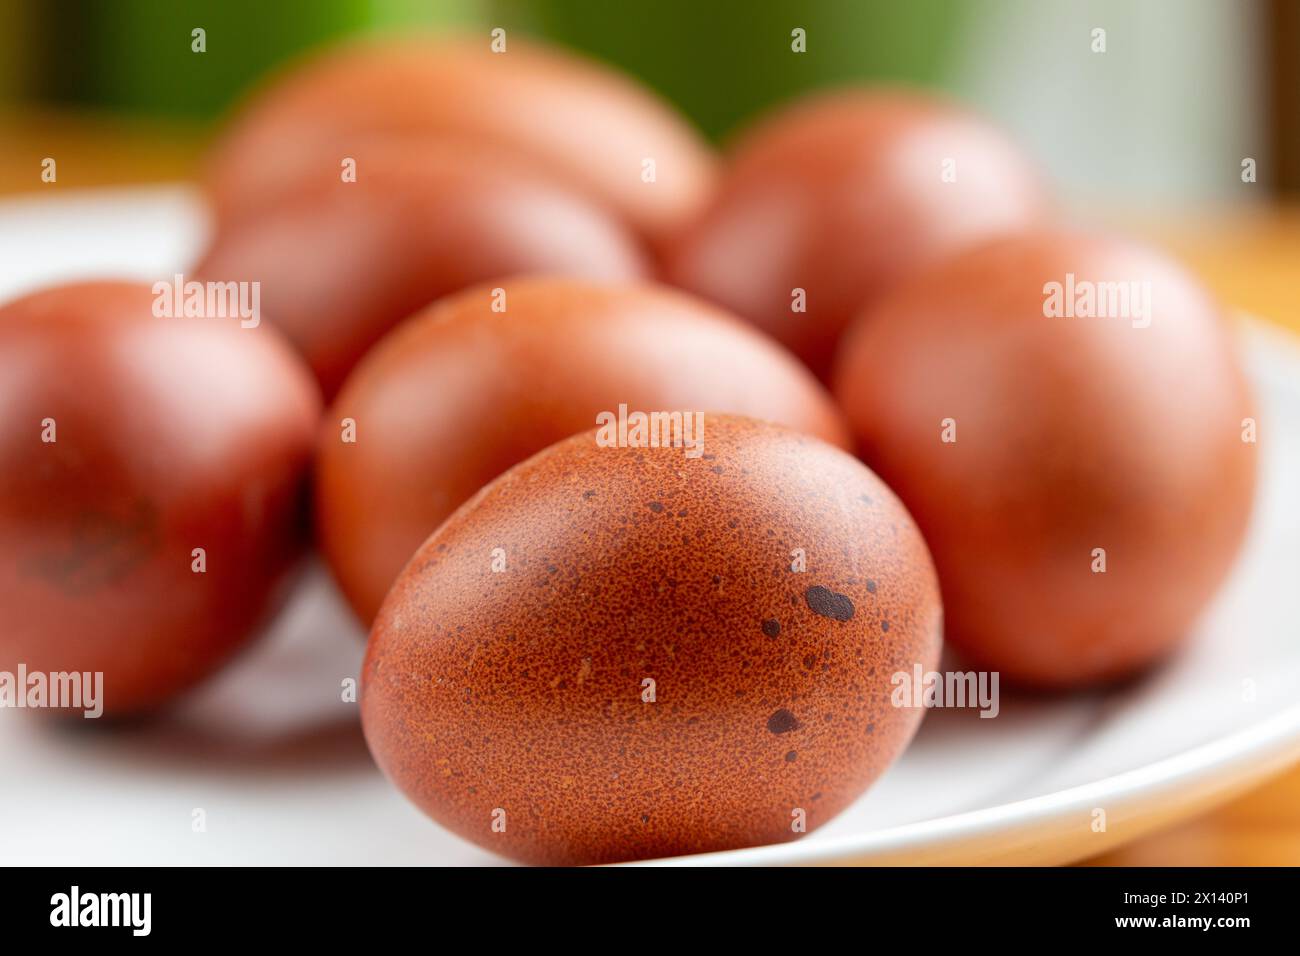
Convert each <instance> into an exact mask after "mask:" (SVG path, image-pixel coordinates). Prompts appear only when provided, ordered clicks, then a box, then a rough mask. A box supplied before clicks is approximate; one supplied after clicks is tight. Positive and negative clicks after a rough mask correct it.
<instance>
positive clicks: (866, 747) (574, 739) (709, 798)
mask: <svg viewBox="0 0 1300 956" xmlns="http://www.w3.org/2000/svg"><path fill="white" fill-rule="evenodd" d="M703 447H704V451H703V454H702V456H701V457H698V458H689V457H687V456H686V455H685V453H684V450H683V449H682V448H673V447H659V448H634V447H606V446H602V445H600V444H598V443H597V441H596V435H595V433H584V434H581V435H577V436H574V437H572V438H569V439H567V440H565V441H563V442H560V443H559V444H557V445H555V446H553V447H551V448H549V449H547V450H546V451H544V452H542V453H541V454H539V455H537V456H535V457H533V458H531V459H529V460H528V461H527V462H525V463H523V464H521V465H519V466H518V467H516V468H513V469H511V470H510V471H509V472H508V473H506V474H505V475H503V476H502V477H501V478H500V479H498V480H497V481H495V482H493V483H492V484H491V485H490V486H488V487H487V488H485V489H484V490H483V491H482V492H481V493H480V494H478V495H477V496H475V498H474V499H473V500H472V501H471V502H469V503H468V504H466V505H465V507H463V508H461V509H460V510H459V511H458V512H457V513H456V514H455V515H454V516H453V517H452V518H451V519H450V520H449V521H448V522H447V523H446V524H445V525H443V526H442V527H441V528H440V529H439V530H438V532H437V533H436V534H434V535H433V536H432V537H431V538H430V539H429V540H428V541H427V542H425V544H424V545H423V546H422V547H421V548H420V550H419V553H418V554H417V555H416V557H415V559H414V560H413V561H412V562H411V564H410V565H409V566H408V567H407V568H406V570H405V571H404V572H403V574H402V576H401V578H400V579H399V580H398V582H397V583H396V585H395V586H394V588H393V590H392V593H391V594H390V595H389V597H388V599H387V600H386V601H385V603H384V606H383V610H382V611H381V613H380V615H379V617H378V619H377V620H376V622H375V625H374V629H373V633H372V635H371V639H370V644H369V646H368V649H367V654H366V660H365V664H364V667H363V672H362V697H361V708H362V722H363V726H364V729H365V733H366V739H367V741H368V743H369V745H370V748H371V751H372V753H373V754H374V756H375V758H376V760H377V761H378V763H379V765H380V767H381V768H382V769H383V770H384V772H385V773H386V774H388V776H389V777H391V778H392V779H393V781H394V782H395V783H396V784H397V785H398V786H399V787H400V788H401V789H402V790H403V791H404V792H405V793H406V795H407V796H408V797H409V798H410V799H412V800H413V801H414V802H415V803H416V804H417V805H418V806H419V807H420V808H421V809H422V810H424V811H425V812H426V813H428V814H429V815H430V816H431V817H433V819H435V820H436V821H438V822H439V823H441V824H442V825H444V826H446V827H448V828H450V829H451V830H453V831H455V832H456V833H457V834H459V835H460V836H462V837H464V838H466V839H468V840H472V841H474V842H475V843H478V844H480V845H481V846H484V847H487V848H489V849H491V850H493V851H495V852H498V853H501V854H503V855H506V856H509V857H512V858H514V859H517V860H523V861H527V862H532V863H546V864H582V863H604V862H612V861H617V860H627V859H634V858H646V857H661V856H668V855H674V854H683V853H696V852H704V851H712V850H725V849H730V848H735V847H743V846H751V845H757V844H763V843H772V842H780V841H785V840H791V839H794V838H795V837H797V836H798V835H799V832H800V827H799V826H798V825H794V824H796V823H798V822H802V823H804V824H806V828H807V829H808V830H812V829H814V828H816V827H817V826H819V825H820V824H822V823H823V822H825V821H826V820H829V819H830V818H831V817H833V816H834V815H835V814H837V813H838V812H839V811H840V810H842V809H843V808H844V807H845V806H847V805H848V804H849V803H850V802H851V801H853V800H854V799H855V798H856V797H857V796H858V795H859V794H860V793H861V792H862V791H863V790H864V789H865V788H866V787H867V786H869V785H870V783H871V782H872V781H873V780H874V779H875V778H876V777H877V776H878V775H879V774H880V773H881V772H883V771H884V769H885V768H886V767H888V766H889V764H890V763H891V762H892V761H893V760H894V759H895V757H897V755H898V754H899V753H900V752H901V751H902V749H903V748H904V747H905V746H906V744H907V742H908V741H909V740H910V738H911V737H912V735H913V733H914V732H915V730H916V727H917V725H918V723H919V721H920V719H921V716H922V714H923V708H916V707H896V706H894V705H893V703H892V701H891V691H892V689H893V688H892V686H891V675H892V674H894V673H895V672H899V671H905V672H908V673H911V672H912V669H913V666H914V665H915V664H917V663H919V664H920V665H921V666H922V667H923V668H926V669H928V668H931V667H933V666H934V665H935V664H936V663H937V658H938V653H939V646H940V617H941V611H940V606H939V600H938V591H937V586H936V582H935V579H934V573H933V568H932V565H931V563H930V559H929V557H928V554H927V552H926V548H925V544H924V543H923V541H922V540H921V537H920V535H919V534H918V533H917V531H916V528H915V526H914V525H913V524H912V522H911V520H910V518H909V517H908V515H907V512H906V511H905V510H904V509H903V507H902V506H901V505H900V504H899V502H898V500H897V499H896V498H895V497H894V496H893V494H892V493H891V492H890V491H889V490H888V488H886V487H885V485H884V484H883V483H882V482H880V481H879V479H877V478H876V477H875V476H874V475H873V474H872V473H871V472H870V471H869V470H868V469H866V468H864V467H863V466H862V465H861V464H860V463H859V462H857V461H856V460H854V459H853V458H852V456H850V455H848V454H847V453H845V452H843V451H841V450H839V449H837V448H834V447H832V446H829V445H827V444H825V443H824V442H821V441H819V440H817V439H815V438H812V437H810V436H806V435H801V434H798V433H795V432H792V431H789V430H787V429H784V428H781V427H778V426H775V425H770V424H766V423H760V422H756V421H753V420H749V419H744V418H739V417H735V416H710V417H708V418H707V419H706V422H705V429H704V446H703Z"/></svg>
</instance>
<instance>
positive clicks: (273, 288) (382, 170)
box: [195, 140, 648, 397]
mask: <svg viewBox="0 0 1300 956" xmlns="http://www.w3.org/2000/svg"><path fill="white" fill-rule="evenodd" d="M352 158H353V160H354V161H355V163H356V172H355V180H354V181H345V180H344V179H342V178H341V177H340V175H339V172H338V170H337V169H336V170H335V171H334V174H333V175H331V176H329V177H320V178H319V179H317V180H307V181H303V182H300V183H295V184H294V185H293V187H292V189H290V190H288V191H286V192H285V193H282V194H280V195H279V196H278V197H277V198H276V200H275V201H274V202H272V203H270V204H269V205H268V207H267V208H266V209H264V210H263V211H262V212H261V213H260V214H259V215H258V216H257V217H256V218H255V219H251V220H248V221H246V222H244V223H242V224H235V225H231V226H228V227H227V228H225V229H224V230H223V231H222V232H221V233H220V234H219V235H218V237H217V239H216V241H215V242H214V244H213V246H212V247H211V248H210V249H209V250H208V252H207V254H206V255H205V257H204V259H203V261H202V262H201V263H200V264H199V265H198V266H197V267H196V269H195V272H196V274H197V275H198V276H199V277H201V278H204V279H212V280H216V281H256V282H259V283H260V288H261V300H262V308H263V311H264V312H265V313H266V315H267V318H268V319H269V320H270V321H272V322H274V323H275V324H276V326H277V327H279V328H280V329H281V330H282V331H284V332H285V333H286V334H287V335H288V336H289V338H290V340H291V341H292V342H293V343H294V345H296V346H297V347H298V349H299V351H300V352H302V354H303V355H304V356H305V357H306V358H307V360H308V362H309V363H310V364H311V366H312V369H313V370H314V371H315V372H316V376H317V379H318V380H319V381H320V384H321V387H322V389H323V391H324V393H325V395H326V396H327V397H333V395H334V394H335V393H336V392H337V391H338V389H339V387H340V386H341V385H342V383H343V379H344V378H345V377H346V375H347V373H348V372H349V371H350V370H351V369H352V367H353V366H354V365H355V364H356V363H357V361H359V360H360V358H361V356H362V355H364V354H365V352H366V350H367V349H369V348H370V347H371V346H372V345H374V343H375V342H377V341H378V340H379V339H380V338H381V337H382V336H383V335H384V333H385V332H387V331H389V330H390V329H391V328H392V327H393V326H395V325H397V324H398V323H399V322H400V321H401V320H403V319H405V318H407V317H408V316H410V315H412V314H414V313H415V312H417V311H419V310H420V309H421V308H423V307H424V306H426V305H428V304H429V303H431V302H433V301H434V300H435V299H438V298H441V297H442V296H444V295H447V294H449V293H451V292H457V291H459V290H460V289H463V288H466V287H467V286H471V285H474V284H476V283H479V282H482V281H486V280H488V279H492V278H496V277H500V276H508V275H517V274H527V273H539V272H543V273H553V274H561V275H572V276H578V277H583V278H590V279H603V280H632V279H639V278H642V277H643V276H645V275H646V273H647V270H648V265H647V259H646V256H645V254H644V253H643V251H642V249H641V247H640V245H639V244H638V242H637V240H636V239H635V237H634V236H632V234H631V233H629V232H628V231H627V229H625V228H624V227H623V225H622V224H621V223H620V222H619V221H618V220H616V219H614V218H613V217H612V216H611V215H610V214H609V213H607V212H606V211H605V210H604V209H602V208H601V207H599V206H598V205H596V204H595V203H594V202H592V201H591V200H589V199H586V198H585V197H583V196H582V195H581V194H579V193H575V192H574V191H573V190H571V189H569V188H568V187H566V186H563V185H561V184H558V183H556V182H555V181H553V180H551V179H547V178H545V177H543V176H539V175H538V174H537V173H536V172H534V171H533V170H531V169H530V168H529V167H528V166H527V165H526V164H525V163H522V162H520V161H518V160H516V159H514V158H512V157H510V156H503V155H502V154H501V153H500V152H499V151H497V150H495V149H490V148H484V147H482V146H473V145H466V144H449V143H445V142H439V141H436V140H421V141H409V142H403V143H401V144H395V143H393V142H391V141H387V140H380V141H371V140H364V141H361V142H359V143H357V144H354V148H353V149H352ZM336 165H337V164H336Z"/></svg>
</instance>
